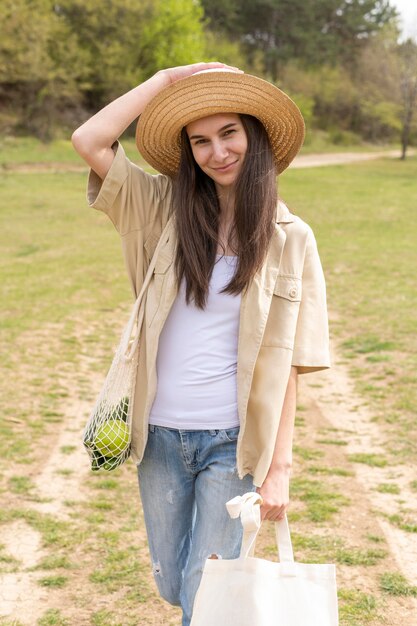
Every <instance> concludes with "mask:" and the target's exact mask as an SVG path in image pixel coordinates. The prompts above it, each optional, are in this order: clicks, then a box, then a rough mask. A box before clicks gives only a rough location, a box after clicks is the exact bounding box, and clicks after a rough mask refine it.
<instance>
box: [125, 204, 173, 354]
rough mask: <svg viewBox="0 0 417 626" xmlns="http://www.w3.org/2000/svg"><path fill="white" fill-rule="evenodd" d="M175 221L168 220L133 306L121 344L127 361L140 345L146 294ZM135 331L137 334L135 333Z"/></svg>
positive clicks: (171, 218)
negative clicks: (160, 253)
mask: <svg viewBox="0 0 417 626" xmlns="http://www.w3.org/2000/svg"><path fill="white" fill-rule="evenodd" d="M172 221H173V216H171V217H170V218H169V219H168V222H167V223H166V225H165V228H164V230H163V231H162V234H161V236H160V238H159V241H158V244H157V246H156V248H155V252H154V253H153V255H152V259H151V262H150V263H149V267H148V271H147V272H146V275H145V278H144V281H143V284H142V287H141V290H140V291H139V295H138V297H137V298H136V302H135V304H134V305H133V309H132V313H131V314H130V318H129V321H128V323H127V326H126V330H125V333H124V336H123V340H122V344H121V349H122V354H124V357H125V359H126V361H130V360H131V359H132V358H133V356H134V354H135V352H136V348H137V346H138V343H139V337H140V334H141V329H142V324H143V319H144V316H145V298H144V296H145V294H146V291H147V289H148V285H149V283H150V281H151V278H152V275H153V271H154V269H155V265H156V261H157V260H158V256H159V252H160V250H161V248H162V246H163V245H164V244H165V243H166V242H167V240H168V238H167V235H168V232H169V231H170V229H171V224H172ZM134 330H135V332H134ZM133 332H134V335H133V337H132V333H133Z"/></svg>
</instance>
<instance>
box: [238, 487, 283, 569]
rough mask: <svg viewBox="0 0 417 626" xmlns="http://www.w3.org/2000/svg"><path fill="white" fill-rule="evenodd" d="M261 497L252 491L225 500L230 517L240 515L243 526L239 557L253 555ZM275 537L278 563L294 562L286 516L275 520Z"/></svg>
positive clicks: (258, 526)
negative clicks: (227, 500)
mask: <svg viewBox="0 0 417 626" xmlns="http://www.w3.org/2000/svg"><path fill="white" fill-rule="evenodd" d="M261 504H262V497H261V496H260V495H259V494H258V493H256V492H253V491H250V492H248V493H245V494H244V495H243V496H237V497H236V498H233V499H232V500H229V502H226V508H227V510H228V513H229V515H230V517H231V518H237V517H239V516H240V520H241V522H242V526H243V537H242V547H241V549H240V558H242V559H246V558H248V557H249V556H254V554H255V545H256V539H257V537H258V533H259V530H260V528H261ZM275 537H276V542H277V548H278V557H279V561H280V563H294V554H293V549H292V543H291V536H290V529H289V526H288V520H287V516H286V515H285V516H284V518H283V519H282V520H280V521H279V522H275Z"/></svg>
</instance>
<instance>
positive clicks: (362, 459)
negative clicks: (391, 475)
mask: <svg viewBox="0 0 417 626" xmlns="http://www.w3.org/2000/svg"><path fill="white" fill-rule="evenodd" d="M348 458H349V461H352V463H363V464H365V465H369V467H385V466H386V465H388V461H387V459H386V458H384V457H383V456H381V455H379V454H366V453H361V452H358V453H357V454H349V457H348Z"/></svg>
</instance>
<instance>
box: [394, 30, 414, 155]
mask: <svg viewBox="0 0 417 626" xmlns="http://www.w3.org/2000/svg"><path fill="white" fill-rule="evenodd" d="M397 54H398V59H399V79H400V91H401V99H402V131H401V148H402V149H401V159H402V160H404V159H405V157H406V152H407V148H408V144H409V142H410V133H411V125H412V122H413V117H414V113H415V111H416V108H417V44H416V42H415V41H413V40H412V39H408V40H407V41H404V42H403V43H401V44H400V45H399V46H398V51H397Z"/></svg>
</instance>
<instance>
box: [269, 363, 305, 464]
mask: <svg viewBox="0 0 417 626" xmlns="http://www.w3.org/2000/svg"><path fill="white" fill-rule="evenodd" d="M297 379H298V373H297V368H296V367H292V368H291V372H290V377H289V379H288V384H287V390H286V393H285V398H284V403H283V406H282V411H281V419H280V422H279V428H278V434H277V438H276V441H275V449H274V455H273V457H272V462H271V466H270V469H269V472H271V471H274V470H276V469H281V468H291V466H292V442H293V436H294V422H295V412H296V407H297Z"/></svg>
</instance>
